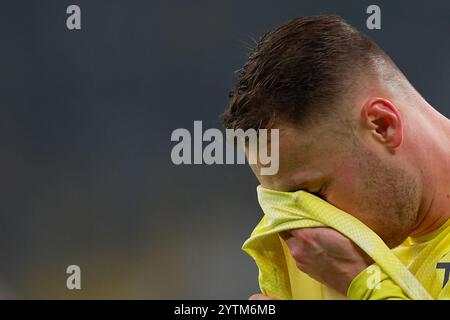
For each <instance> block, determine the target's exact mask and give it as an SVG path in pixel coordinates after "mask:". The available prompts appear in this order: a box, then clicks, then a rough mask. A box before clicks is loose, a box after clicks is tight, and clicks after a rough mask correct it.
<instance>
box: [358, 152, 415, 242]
mask: <svg viewBox="0 0 450 320" xmlns="http://www.w3.org/2000/svg"><path fill="white" fill-rule="evenodd" d="M357 156H358V159H359V160H360V161H359V165H360V167H361V172H365V174H364V175H362V177H361V179H362V183H361V185H362V195H363V197H362V198H361V199H360V203H359V206H358V207H360V208H362V211H364V212H370V216H368V217H367V219H368V220H369V223H368V224H370V226H371V228H372V229H373V231H375V232H376V233H377V234H378V235H379V236H380V237H381V238H382V239H383V241H384V242H385V243H386V244H387V245H388V247H390V248H394V247H396V246H398V245H400V244H401V243H402V242H404V241H405V240H406V238H407V237H408V236H409V234H410V232H411V230H412V229H413V227H414V225H415V223H416V220H417V215H418V212H419V207H420V196H419V194H420V193H419V191H420V190H418V184H417V181H416V180H415V179H414V177H413V176H412V175H411V174H409V173H408V172H407V171H406V170H404V169H402V168H400V167H394V166H393V165H390V164H387V163H384V162H383V161H382V160H381V159H380V158H379V157H378V156H377V155H376V154H374V153H373V152H370V151H369V150H367V149H362V150H361V148H360V149H359V150H358V155H357Z"/></svg>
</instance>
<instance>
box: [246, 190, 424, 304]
mask: <svg viewBox="0 0 450 320" xmlns="http://www.w3.org/2000/svg"><path fill="white" fill-rule="evenodd" d="M257 191H258V201H259V204H260V206H261V208H262V210H263V211H264V213H265V215H264V217H263V218H262V220H261V221H260V222H259V223H258V225H257V226H256V228H255V229H254V231H253V232H252V234H251V237H250V238H249V239H248V240H247V241H246V242H245V243H244V245H243V246H242V249H243V250H244V251H245V252H246V253H248V254H249V255H250V256H251V257H252V258H253V259H254V260H255V262H256V264H257V266H258V269H259V286H260V289H261V292H262V293H263V294H265V295H268V296H271V297H276V298H278V299H302V300H303V299H338V298H344V299H345V297H344V296H342V295H340V294H338V293H336V292H334V291H333V290H331V289H328V288H326V287H325V286H323V285H321V284H320V283H318V282H317V281H315V280H314V279H312V278H310V277H309V276H307V275H306V274H304V273H303V272H301V271H300V270H299V269H298V268H297V266H296V264H295V261H294V260H293V258H292V256H291V255H290V253H289V251H288V248H287V246H286V244H285V243H284V241H283V240H282V239H281V237H280V236H279V235H278V233H279V232H281V231H285V230H290V229H299V228H312V227H324V226H327V227H331V228H333V229H335V230H337V231H339V232H340V233H342V234H343V235H345V236H347V237H348V238H349V239H351V240H352V241H353V242H354V243H355V244H356V245H358V246H359V247H360V248H361V249H362V250H364V251H365V252H366V253H367V254H368V255H369V256H370V257H371V258H372V259H373V260H374V261H375V262H376V263H377V265H378V266H379V267H380V268H381V269H382V270H383V271H384V272H385V273H386V274H387V275H389V277H390V278H391V279H392V280H393V281H395V283H397V285H398V286H400V287H401V288H402V290H403V291H404V292H405V294H407V295H408V296H409V297H410V298H411V299H418V300H424V299H432V298H431V296H430V295H429V294H428V292H427V291H426V290H425V289H424V288H423V286H422V285H421V284H420V282H419V281H418V280H417V279H416V278H415V277H414V276H413V275H412V274H411V272H410V271H409V270H408V269H407V268H406V267H405V266H404V265H403V264H402V263H401V262H400V260H399V259H398V258H397V257H396V256H395V255H394V254H393V253H392V252H391V250H390V249H389V248H388V247H387V246H386V244H385V243H384V242H383V240H381V238H380V237H378V235H377V234H375V233H374V232H373V231H372V230H371V229H370V228H368V227H367V226H366V225H364V224H363V223H362V222H361V221H359V220H358V219H356V218H355V217H353V216H351V215H350V214H348V213H346V212H344V211H342V210H340V209H338V208H336V207H334V206H332V205H331V204H329V203H328V202H326V201H324V200H322V199H320V198H319V197H316V196H314V195H312V194H310V193H308V192H305V191H297V192H278V191H273V190H269V189H265V188H263V187H261V186H258V188H257Z"/></svg>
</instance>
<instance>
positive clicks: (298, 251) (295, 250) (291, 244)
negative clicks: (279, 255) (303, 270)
mask: <svg viewBox="0 0 450 320" xmlns="http://www.w3.org/2000/svg"><path fill="white" fill-rule="evenodd" d="M285 242H286V245H287V246H288V248H289V252H290V253H291V256H292V258H294V260H295V261H297V262H303V260H304V257H305V255H306V250H307V248H306V246H305V243H304V241H303V240H302V239H297V238H294V237H290V238H287V239H286V240H285Z"/></svg>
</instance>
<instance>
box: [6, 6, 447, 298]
mask: <svg viewBox="0 0 450 320" xmlns="http://www.w3.org/2000/svg"><path fill="white" fill-rule="evenodd" d="M70 4H77V5H79V6H80V7H81V12H82V16H81V19H82V29H81V30H79V31H69V30H68V29H67V28H66V18H67V16H68V15H67V14H66V8H67V6H68V5H70ZM370 4H378V5H379V6H380V7H381V11H382V30H375V31H370V30H367V29H366V24H365V23H366V18H367V16H368V15H367V14H366V8H367V6H368V5H370ZM321 13H334V14H338V15H341V16H342V17H344V18H345V19H347V20H348V21H349V22H350V23H351V24H352V25H354V26H355V27H357V28H358V29H360V30H363V31H365V32H366V33H367V34H369V35H370V36H371V37H373V38H374V39H375V40H376V41H377V43H378V44H380V45H381V47H383V48H384V49H385V50H386V51H387V52H388V53H389V54H390V55H391V57H392V58H393V59H394V60H395V61H396V62H397V64H398V65H399V66H400V68H401V69H402V70H403V71H404V72H405V73H406V75H407V76H408V77H409V79H410V80H411V82H412V83H413V84H414V85H415V86H416V87H417V89H418V90H419V91H420V92H421V93H422V94H423V95H424V97H425V98H426V99H427V100H428V101H429V102H430V103H431V104H432V105H433V106H435V107H436V108H437V109H438V110H440V111H441V112H442V113H444V114H445V115H446V116H449V115H450V107H449V106H450V95H449V89H450V88H449V71H450V59H449V56H450V41H449V37H448V34H449V31H450V2H449V1H447V0H442V1H376V2H372V1H361V0H355V1H335V0H333V1H331V0H330V1H319V0H317V1H301V0H297V1H256V0H252V1H237V0H236V1H234V0H233V1H205V0H203V1H181V0H178V1H162V0H161V1H138V0H130V1H126V0H120V1H119V0H108V1H106V0H95V1H92V0H91V1H87V0H74V1H63V0H53V1H50V0H39V1H38V0H36V1H22V0H15V1H12V0H9V1H3V2H2V6H1V10H0V40H1V47H0V93H1V94H0V146H1V148H0V179H1V183H0V297H3V298H38V299H41V298H46V299H47V298H101V299H103V298H104V299H110V298H125V299H127V298H137V299H147V298H173V299H177V298H182V299H197V298H206V299H219V298H220V299H233V298H237V299H246V298H247V297H248V296H249V295H250V294H252V293H255V292H257V291H258V284H257V269H256V266H255V265H254V264H253V261H252V260H251V259H250V258H249V257H247V256H246V255H245V254H244V253H243V252H242V251H241V249H240V247H241V245H242V243H243V242H244V240H245V239H246V238H247V237H248V236H249V234H250V232H251V230H252V229H253V227H254V226H255V225H256V223H257V222H258V220H259V219H260V217H261V212H260V210H259V207H258V204H257V202H256V193H255V187H256V185H257V181H256V179H255V178H254V177H253V175H252V173H251V171H250V170H249V169H248V168H247V167H246V166H244V165H222V166H220V165H215V166H207V165H191V166H175V165H173V164H172V162H171V158H170V152H171V149H172V147H173V146H174V144H175V143H174V142H171V141H170V135H171V133H172V131H173V130H174V129H176V128H187V129H188V130H190V131H191V132H192V130H193V121H194V120H202V121H203V126H204V128H205V129H206V128H211V127H215V128H222V125H221V119H220V114H221V113H222V112H223V109H224V106H225V105H226V102H227V94H228V91H229V89H230V87H231V86H232V84H233V82H234V80H235V79H236V74H235V71H236V70H238V69H239V68H240V67H241V66H242V64H243V63H244V62H245V60H246V56H247V54H248V52H249V50H248V48H249V47H253V46H254V44H255V40H257V39H258V38H259V37H260V36H261V35H262V34H263V33H264V32H266V31H268V30H270V29H272V28H273V27H274V26H276V25H278V24H281V23H283V22H285V21H286V20H288V19H291V18H294V17H297V16H302V15H315V14H321ZM71 264H76V265H79V266H80V267H81V270H82V290H79V291H76V290H75V291H69V290H68V289H67V288H66V277H67V276H68V275H67V274H66V273H65V271H66V268H67V266H68V265H71Z"/></svg>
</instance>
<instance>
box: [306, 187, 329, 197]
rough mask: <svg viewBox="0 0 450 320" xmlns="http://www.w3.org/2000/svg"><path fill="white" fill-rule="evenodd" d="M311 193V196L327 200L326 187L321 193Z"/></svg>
mask: <svg viewBox="0 0 450 320" xmlns="http://www.w3.org/2000/svg"><path fill="white" fill-rule="evenodd" d="M309 193H311V194H313V195H315V196H316V197H319V198H321V199H323V200H326V197H327V195H326V193H325V188H324V186H322V187H321V188H320V190H319V191H316V192H309Z"/></svg>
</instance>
